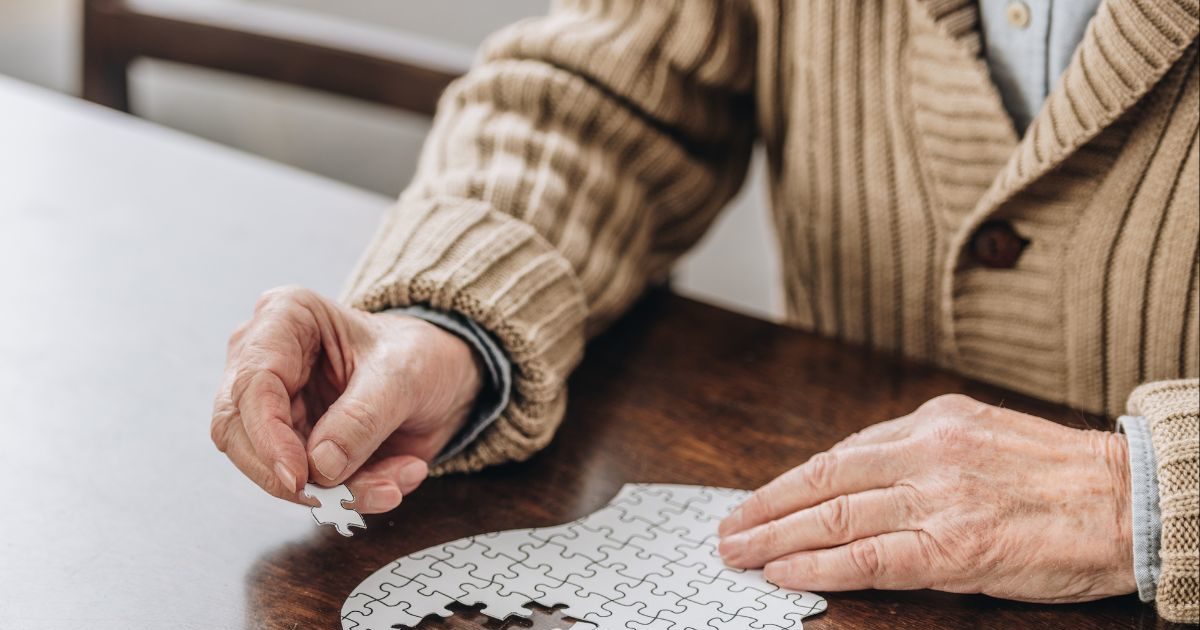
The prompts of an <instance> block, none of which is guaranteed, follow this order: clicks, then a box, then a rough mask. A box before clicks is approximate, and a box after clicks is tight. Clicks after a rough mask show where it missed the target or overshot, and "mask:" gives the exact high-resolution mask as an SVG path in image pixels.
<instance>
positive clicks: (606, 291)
mask: <svg viewBox="0 0 1200 630" xmlns="http://www.w3.org/2000/svg"><path fill="white" fill-rule="evenodd" d="M747 12H748V9H747V8H746V4H745V3H741V2H736V1H734V0H728V1H726V0H704V1H701V0H608V1H598V0H575V1H567V2H557V3H555V6H554V8H553V10H552V11H551V14H550V15H549V16H547V17H544V18H537V19H532V20H527V21H524V22H521V23H518V24H516V25H514V26H512V27H509V28H507V29H505V30H503V31H501V32H499V33H497V34H496V35H494V36H493V37H491V38H490V39H489V41H488V42H487V43H486V44H485V45H484V49H483V52H482V53H481V56H480V58H479V60H478V62H477V63H476V65H475V67H474V68H473V69H472V70H471V71H470V72H469V73H468V74H467V75H466V76H464V77H463V78H461V79H459V80H458V81H456V82H455V83H454V84H452V85H451V86H450V87H449V88H448V89H447V91H446V93H445V94H444V95H443V96H442V99H441V102H440V104H439V109H438V114H437V116H436V117H435V120H434V124H433V129H432V131H431V133H430V136H429V138H428V139H427V141H426V143H425V147H424V149H423V151H422V155H421V159H420V162H419V164H418V168H417V174H416V176H415V177H414V179H413V181H412V182H411V183H410V185H409V187H408V188H407V189H406V191H405V192H404V193H403V194H402V195H401V197H400V200H399V201H398V203H397V204H396V205H395V206H394V207H393V208H392V209H391V210H390V211H389V212H388V213H387V215H386V216H385V218H384V220H383V222H382V225H381V226H380V228H379V230H378V232H377V233H376V236H375V238H374V240H373V241H372V243H371V245H370V246H369V248H368V250H367V252H366V253H365V255H364V257H363V259H362V261H361V262H360V264H359V266H358V268H357V270H356V272H355V273H354V275H353V276H352V277H351V280H350V284H349V288H348V294H347V296H346V298H347V299H348V301H349V302H350V303H351V304H353V305H354V306H356V307H358V308H362V309H366V310H370V311H380V310H386V309H389V308H395V307H403V306H407V305H409V304H416V303H424V304H427V305H428V306H430V307H431V308H435V309H441V310H445V311H453V312H458V313H461V314H463V315H465V316H466V317H469V318H470V319H472V320H474V321H475V322H477V323H479V324H480V325H481V326H483V327H484V328H485V329H486V330H488V331H489V332H490V333H492V334H493V335H494V336H495V337H496V338H497V339H498V340H499V341H500V342H501V344H502V345H503V347H504V350H505V351H506V352H507V354H508V356H509V357H510V358H511V359H512V361H513V364H514V375H513V376H514V383H513V392H512V398H511V401H510V402H509V404H508V406H507V408H506V409H505V410H504V412H503V414H502V415H501V417H500V419H499V420H498V421H497V422H495V423H493V424H492V425H491V426H489V427H488V428H487V430H486V431H485V432H484V433H483V434H482V435H481V436H480V437H479V439H477V440H475V441H474V442H473V443H472V444H470V445H469V446H468V447H467V448H466V449H464V450H463V451H462V452H461V453H460V454H458V455H457V456H455V457H453V458H451V459H450V460H448V461H446V462H444V463H442V464H441V465H439V466H438V467H437V471H438V472H452V471H470V470H476V469H479V468H482V467H484V466H487V465H490V464H495V463H501V462H505V461H510V460H521V459H524V458H527V457H528V456H530V455H531V454H533V453H534V452H536V451H537V450H538V449H540V448H541V447H542V446H544V445H545V444H546V443H547V442H549V440H550V438H551V437H552V435H553V433H554V430H555V429H556V427H557V426H558V424H559V423H560V421H561V419H562V416H563V412H564V409H565V406H566V387H565V383H566V379H567V376H568V375H569V373H570V372H571V370H572V369H573V368H574V366H575V365H576V364H577V363H578V362H579V360H580V358H581V357H582V353H583V347H584V343H585V341H586V339H587V337H588V336H589V335H590V334H593V333H595V332H596V331H598V330H599V329H601V328H602V327H604V326H605V325H606V324H607V323H608V322H610V321H611V320H612V319H613V318H615V317H616V316H618V315H619V314H620V313H621V312H622V311H623V310H624V309H625V308H626V307H627V306H628V305H629V304H630V303H631V302H632V301H633V300H634V299H635V298H636V297H637V296H638V295H639V294H640V293H641V292H642V291H643V289H644V288H645V286H646V285H647V284H648V283H649V282H652V281H655V280H659V279H662V278H664V277H665V276H666V274H667V272H668V271H669V268H670V266H671V264H672V263H673V262H674V260H675V259H676V258H677V257H678V256H679V255H680V254H681V253H683V252H684V251H686V250H687V249H688V248H689V247H690V246H691V245H693V244H694V243H695V242H696V241H697V240H698V239H699V238H700V236H701V235H702V234H703V233H704V231H705V230H706V228H707V227H708V226H709V225H710V224H711V223H712V221H713V219H714V218H715V217H716V214H717V213H718V211H719V210H720V209H721V208H722V207H723V206H724V205H725V203H726V202H727V201H728V200H729V199H730V198H731V197H732V196H733V195H734V194H735V193H736V192H737V190H738V188H739V187H740V186H741V183H742V180H743V179H744V177H745V172H746V167H747V164H748V162H749V155H750V149H751V146H752V144H753V140H754V123H753V120H754V116H753V101H752V87H753V77H754V72H753V67H754V37H755V31H754V28H755V27H754V21H753V18H752V16H750V15H749V14H748V13H747Z"/></svg>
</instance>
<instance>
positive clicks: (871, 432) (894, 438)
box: [829, 414, 914, 451]
mask: <svg viewBox="0 0 1200 630" xmlns="http://www.w3.org/2000/svg"><path fill="white" fill-rule="evenodd" d="M913 425H914V422H913V419H912V415H911V414H910V415H907V416H903V417H900V418H896V419H894V420H885V421H884V422H878V423H876V424H872V425H871V426H869V427H867V428H865V429H862V430H861V431H857V432H855V433H851V434H850V435H848V436H846V437H845V438H844V439H843V440H842V441H841V442H838V443H837V444H834V445H833V448H830V449H829V450H831V451H836V450H841V449H846V448H852V447H855V446H866V445H868V444H883V443H886V442H898V441H900V440H903V439H905V438H907V437H908V436H910V435H912V432H913Z"/></svg>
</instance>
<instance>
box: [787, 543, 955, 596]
mask: <svg viewBox="0 0 1200 630" xmlns="http://www.w3.org/2000/svg"><path fill="white" fill-rule="evenodd" d="M932 545H933V542H932V539H931V538H930V537H929V535H928V534H926V533H925V532H923V531H903V532H891V533H888V534H881V535H879V536H873V537H870V538H861V539H859V540H856V541H854V542H852V543H850V544H848V545H842V546H841V547H835V548H833V549H819V550H816V551H802V552H800V553H797V554H794V555H791V556H788V557H786V558H782V559H780V560H776V561H774V562H771V563H770V564H768V565H767V566H766V568H765V569H764V570H763V577H765V578H766V580H767V581H768V582H770V583H772V584H775V585H777V586H781V587H783V588H788V589H793V590H806V591H857V590H862V589H868V588H876V589H887V590H911V589H919V588H928V587H929V586H930V585H932V584H933V576H932V575H931V570H930V569H931V567H930V564H931V563H930V562H929V560H928V559H929V558H930V557H931V554H929V553H928V552H927V550H928V549H929V547H930V546H932Z"/></svg>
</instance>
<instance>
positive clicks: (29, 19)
mask: <svg viewBox="0 0 1200 630" xmlns="http://www.w3.org/2000/svg"><path fill="white" fill-rule="evenodd" d="M180 1H181V2H201V1H212V0H180ZM247 1H254V2H264V3H266V2H270V3H274V4H281V5H287V6H291V7H294V8H300V9H305V10H312V11H319V12H324V13H334V12H336V15H337V16H338V17H340V18H350V19H356V20H364V21H367V22H369V23H372V24H376V25H384V26H390V27H396V28H399V29H403V30H407V31H410V32H415V33H420V34H423V35H427V36H431V37H435V38H438V39H441V40H445V41H447V42H452V43H454V44H457V45H460V46H463V47H467V48H471V49H473V48H474V47H476V46H477V45H478V44H479V42H480V41H481V40H482V39H483V38H484V37H485V36H486V35H487V34H488V33H490V32H491V31H493V30H495V29H497V28H499V27H500V26H503V25H504V24H507V23H509V22H512V21H515V20H517V19H520V18H522V17H526V16H530V15H537V14H539V13H541V12H542V11H543V10H544V7H545V5H546V2H545V0H504V1H503V2H495V1H492V0H438V1H437V2H397V1H396V0H338V1H336V2H335V1H334V0H247ZM79 4H80V0H0V73H4V74H9V75H13V76H16V77H18V78H21V79H24V80H27V81H30V82H33V83H37V84H40V85H44V86H46V87H49V88H51V89H55V90H60V91H65V92H71V93H78V81H79V80H78V76H79V63H78V59H79V40H78V30H79V18H78V16H79ZM466 17H469V19H465V18H466ZM132 75H133V76H132V92H133V107H134V110H135V111H136V112H137V113H138V114H139V115H141V116H144V117H146V118H149V119H151V120H155V121H157V122H160V123H162V124H165V125H169V126H172V127H176V128H179V129H183V130H185V131H188V132H191V133H194V134H197V135H200V136H203V137H206V138H210V139H213V140H216V141H218V142H222V143H225V144H229V145H233V146H236V147H239V148H242V149H244V150H247V151H251V152H254V153H258V154H261V155H264V156H267V157H270V158H272V159H275V160H279V161H282V162H287V163H289V164H293V165H296V166H299V167H301V168H305V169H308V170H310V171H313V172H316V173H320V174H323V175H327V176H330V177H334V178H336V179H340V180H343V181H346V182H348V183H351V184H354V185H356V186H360V187H363V188H368V189H372V190H376V191H380V192H384V193H387V194H390V195H394V194H396V193H398V192H399V191H400V190H401V189H402V188H403V186H404V184H405V183H406V182H407V181H408V179H409V178H410V177H411V174H412V171H413V168H414V164H415V156H416V153H417V151H418V149H419V147H420V144H421V141H422V139H423V137H424V135H425V133H426V132H427V131H428V122H427V121H426V120H424V119H423V118H421V117H419V116H414V115H411V114H407V113H403V112H397V111H395V110H391V109H387V108H383V107H379V106H375V105H370V104H365V103H361V102H357V101H351V100H349V99H344V98H340V97H335V96H330V95H326V94H318V93H314V92H311V91H307V90H300V89H296V88H291V87H288V86H280V85H274V84H269V83H266V82H261V81H255V80H250V79H245V78H241V77H233V76H229V75H224V74H221V73H216V72H211V71H206V70H201V69H195V68H185V67H180V66H176V65H172V64H166V63H162V62H153V61H143V62H139V63H138V64H137V65H136V66H135V68H134V70H133V72H132ZM0 115H2V112H0ZM0 150H3V147H2V146H0ZM762 170H763V169H762V168H761V161H759V162H757V163H756V164H755V167H754V169H753V171H754V176H753V177H752V178H751V179H750V181H749V183H748V185H747V188H746V189H744V190H743V191H742V194H741V196H740V197H739V199H738V201H736V202H735V203H734V204H733V205H732V206H731V207H730V208H729V210H728V211H727V212H726V214H725V215H724V216H723V217H722V218H721V220H720V221H719V222H718V225H717V226H716V227H715V229H714V231H713V232H712V233H710V234H709V235H708V237H707V238H706V239H705V241H704V243H702V244H701V246H700V247H698V248H697V249H696V250H695V251H693V252H692V253H691V254H690V255H689V256H688V257H687V258H686V259H685V260H684V261H682V262H681V264H680V267H679V271H678V274H677V276H676V277H677V282H676V286H677V288H678V289H679V290H680V291H682V292H684V293H687V294H690V295H694V296H696V297H699V298H701V299H705V300H708V301H713V302H717V303H720V304H723V305H726V306H730V307H733V308H737V309H739V310H743V311H746V312H750V313H754V314H758V315H762V316H766V317H777V316H778V315H779V313H780V312H781V307H780V304H781V300H780V295H779V291H778V286H777V285H778V281H777V279H778V278H779V272H778V264H779V263H778V257H777V255H776V251H775V243H774V239H773V238H771V237H770V227H769V222H768V220H767V217H766V212H765V206H766V204H765V195H764V193H763V185H762Z"/></svg>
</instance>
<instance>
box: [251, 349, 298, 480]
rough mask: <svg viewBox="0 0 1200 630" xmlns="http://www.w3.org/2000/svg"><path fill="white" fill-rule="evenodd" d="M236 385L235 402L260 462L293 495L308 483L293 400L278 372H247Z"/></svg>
mask: <svg viewBox="0 0 1200 630" xmlns="http://www.w3.org/2000/svg"><path fill="white" fill-rule="evenodd" d="M243 374H245V375H248V376H239V381H240V380H242V379H245V384H242V383H235V385H234V394H235V397H234V400H235V401H236V403H237V409H238V412H239V414H240V415H241V417H242V423H243V424H244V425H245V431H246V435H247V437H248V438H249V441H250V444H251V446H252V447H253V448H254V452H255V453H256V454H257V455H258V459H259V460H260V461H261V462H262V463H264V464H267V465H268V466H269V467H270V469H271V471H272V472H273V474H275V475H276V476H278V477H279V481H280V483H282V484H283V486H284V487H285V488H288V489H290V490H291V491H293V492H296V491H298V490H300V488H302V487H304V483H305V482H306V481H308V457H307V455H306V454H305V452H304V444H303V443H302V442H301V441H300V437H299V436H297V435H296V432H295V430H294V429H293V428H292V407H293V405H292V399H291V397H290V396H288V390H287V387H285V386H284V383H283V381H282V380H281V379H280V378H279V376H277V375H276V374H275V373H274V372H272V371H270V370H257V371H253V372H245V373H243Z"/></svg>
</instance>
